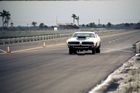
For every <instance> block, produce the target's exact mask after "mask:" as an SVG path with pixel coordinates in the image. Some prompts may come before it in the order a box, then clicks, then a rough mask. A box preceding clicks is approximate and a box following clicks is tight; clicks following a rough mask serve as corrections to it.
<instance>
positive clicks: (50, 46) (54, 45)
mask: <svg viewBox="0 0 140 93" xmlns="http://www.w3.org/2000/svg"><path fill="white" fill-rule="evenodd" d="M62 45H65V43H61V44H53V45H46V47H42V46H40V47H35V48H28V49H22V50H16V51H12V52H11V53H17V52H25V51H31V50H37V49H43V48H53V47H56V46H62Z"/></svg>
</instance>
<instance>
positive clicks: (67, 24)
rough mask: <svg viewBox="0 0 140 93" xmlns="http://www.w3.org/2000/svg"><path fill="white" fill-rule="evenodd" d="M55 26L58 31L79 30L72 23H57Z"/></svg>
mask: <svg viewBox="0 0 140 93" xmlns="http://www.w3.org/2000/svg"><path fill="white" fill-rule="evenodd" d="M57 25H58V28H60V29H79V27H78V26H77V25H75V24H73V23H64V24H62V23H58V24H57Z"/></svg>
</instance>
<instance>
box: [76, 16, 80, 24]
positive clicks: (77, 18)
mask: <svg viewBox="0 0 140 93" xmlns="http://www.w3.org/2000/svg"><path fill="white" fill-rule="evenodd" d="M75 19H76V20H77V25H78V26H79V16H77V17H76V18H75Z"/></svg>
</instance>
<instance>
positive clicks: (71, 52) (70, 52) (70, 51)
mask: <svg viewBox="0 0 140 93" xmlns="http://www.w3.org/2000/svg"><path fill="white" fill-rule="evenodd" d="M76 53H77V51H76V50H75V49H73V48H69V54H76Z"/></svg>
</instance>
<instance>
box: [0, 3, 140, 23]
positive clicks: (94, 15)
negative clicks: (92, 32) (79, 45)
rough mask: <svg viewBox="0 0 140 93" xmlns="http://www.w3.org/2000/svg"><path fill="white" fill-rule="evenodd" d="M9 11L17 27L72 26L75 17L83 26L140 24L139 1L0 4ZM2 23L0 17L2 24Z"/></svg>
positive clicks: (0, 8) (0, 6) (1, 8)
mask: <svg viewBox="0 0 140 93" xmlns="http://www.w3.org/2000/svg"><path fill="white" fill-rule="evenodd" d="M3 9H5V10H7V11H10V13H11V22H13V23H14V24H15V25H22V26H23V25H24V26H27V24H29V25H31V22H32V21H36V22H37V23H38V24H39V23H41V22H43V23H45V24H46V25H55V24H56V19H57V22H58V23H72V17H71V16H72V14H73V13H75V14H76V15H78V16H79V17H80V24H83V23H89V22H95V23H98V19H100V21H101V23H103V24H106V23H107V22H111V23H114V24H116V23H124V22H139V21H140V0H89V1H0V11H2V10H3ZM1 24H2V22H1V18H0V25H1Z"/></svg>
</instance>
